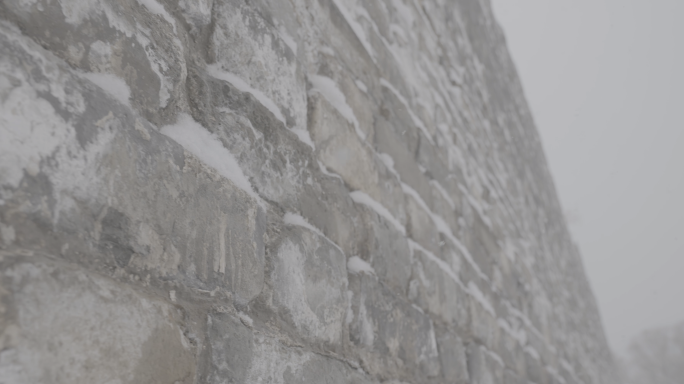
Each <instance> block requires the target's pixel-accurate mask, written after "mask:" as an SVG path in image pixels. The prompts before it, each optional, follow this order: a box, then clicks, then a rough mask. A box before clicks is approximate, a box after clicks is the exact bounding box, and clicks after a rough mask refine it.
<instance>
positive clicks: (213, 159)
mask: <svg viewBox="0 0 684 384" xmlns="http://www.w3.org/2000/svg"><path fill="white" fill-rule="evenodd" d="M160 132H161V133H163V134H164V135H166V136H168V137H170V138H172V139H173V140H175V141H176V142H177V143H178V144H180V145H181V146H183V148H185V149H186V150H187V151H188V152H190V153H192V154H193V155H195V156H196V157H197V158H198V159H200V160H201V161H202V162H203V163H205V164H207V165H208V166H210V167H212V168H214V169H216V171H217V172H218V173H219V174H220V175H221V176H223V177H225V178H227V179H228V180H230V181H232V182H233V184H235V185H236V186H237V187H238V188H240V189H242V190H243V191H245V192H246V193H247V194H248V195H250V196H251V197H252V198H254V199H255V200H256V201H257V202H258V203H259V204H260V205H261V206H262V207H264V208H265V202H264V201H263V200H262V199H261V197H259V195H258V194H257V193H256V192H254V189H253V188H252V184H251V183H250V182H249V180H248V179H247V177H246V176H245V174H244V173H243V172H242V169H241V168H240V165H239V164H238V162H237V161H236V160H235V157H234V156H233V154H232V153H230V151H228V149H227V148H226V147H224V146H223V143H221V141H220V140H219V139H218V138H217V137H216V135H214V134H213V133H211V132H209V131H207V130H206V128H204V127H203V126H201V125H200V124H199V123H198V122H196V121H195V120H194V119H193V118H192V117H191V116H190V115H188V114H185V113H181V114H179V115H178V120H177V121H176V124H173V125H166V126H163V127H162V128H161V130H160Z"/></svg>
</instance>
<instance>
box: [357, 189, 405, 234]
mask: <svg viewBox="0 0 684 384" xmlns="http://www.w3.org/2000/svg"><path fill="white" fill-rule="evenodd" d="M349 196H350V197H351V198H352V200H354V202H356V203H359V204H363V205H365V206H367V207H368V208H370V209H372V210H374V211H375V212H376V213H377V214H378V215H380V216H382V217H384V218H385V220H387V221H389V222H390V223H392V225H394V227H395V228H397V230H398V231H399V232H401V234H402V235H404V236H406V228H404V226H403V225H401V223H400V222H399V220H397V219H396V218H395V217H394V216H392V214H391V213H390V211H389V210H387V208H385V207H384V206H383V205H382V204H380V203H378V202H377V201H375V200H373V198H372V197H370V196H368V194H366V193H365V192H361V191H354V192H352V193H350V194H349Z"/></svg>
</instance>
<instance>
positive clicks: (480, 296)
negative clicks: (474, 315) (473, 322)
mask: <svg viewBox="0 0 684 384" xmlns="http://www.w3.org/2000/svg"><path fill="white" fill-rule="evenodd" d="M468 291H469V292H470V295H471V296H472V297H474V298H475V300H477V301H478V302H479V303H480V305H482V308H484V310H485V311H487V312H489V314H490V315H492V317H496V313H495V312H494V307H492V304H491V303H490V302H489V300H487V298H486V297H485V295H484V293H482V291H480V288H478V286H477V284H475V283H474V282H472V281H469V282H468Z"/></svg>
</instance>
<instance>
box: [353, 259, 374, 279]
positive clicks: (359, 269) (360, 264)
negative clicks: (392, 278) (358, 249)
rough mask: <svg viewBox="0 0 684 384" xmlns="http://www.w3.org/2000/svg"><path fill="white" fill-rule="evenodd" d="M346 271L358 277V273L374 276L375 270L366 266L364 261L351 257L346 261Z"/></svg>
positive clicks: (368, 265)
mask: <svg viewBox="0 0 684 384" xmlns="http://www.w3.org/2000/svg"><path fill="white" fill-rule="evenodd" d="M347 269H348V270H349V272H350V273H353V274H355V275H358V274H360V273H367V274H369V275H375V270H374V269H373V267H371V265H370V264H368V263H367V262H366V261H365V260H363V259H362V258H360V257H358V256H352V257H350V258H349V261H347Z"/></svg>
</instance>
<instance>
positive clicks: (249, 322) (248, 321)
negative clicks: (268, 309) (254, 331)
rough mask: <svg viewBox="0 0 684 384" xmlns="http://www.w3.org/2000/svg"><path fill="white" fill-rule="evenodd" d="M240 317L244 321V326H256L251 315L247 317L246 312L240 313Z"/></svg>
mask: <svg viewBox="0 0 684 384" xmlns="http://www.w3.org/2000/svg"><path fill="white" fill-rule="evenodd" d="M238 317H239V318H240V321H242V323H243V324H245V325H246V326H248V327H250V328H251V327H253V326H254V320H252V318H251V317H249V315H247V314H246V313H244V312H238Z"/></svg>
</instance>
